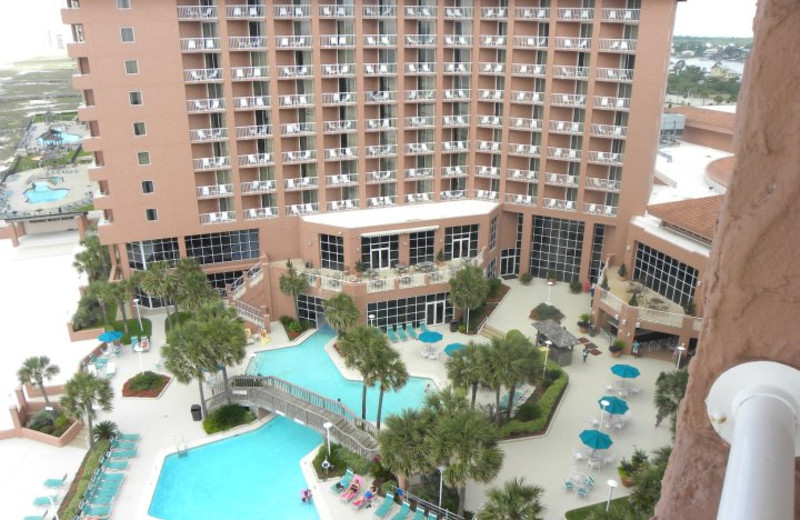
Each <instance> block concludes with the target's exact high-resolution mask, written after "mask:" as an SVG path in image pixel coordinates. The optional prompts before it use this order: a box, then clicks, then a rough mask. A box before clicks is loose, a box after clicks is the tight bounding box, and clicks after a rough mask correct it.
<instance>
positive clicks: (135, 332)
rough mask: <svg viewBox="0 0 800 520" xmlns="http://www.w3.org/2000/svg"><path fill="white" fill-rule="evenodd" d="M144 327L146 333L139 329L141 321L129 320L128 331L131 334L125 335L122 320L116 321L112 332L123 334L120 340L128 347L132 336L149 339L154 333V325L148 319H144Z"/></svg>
mask: <svg viewBox="0 0 800 520" xmlns="http://www.w3.org/2000/svg"><path fill="white" fill-rule="evenodd" d="M142 327H143V328H144V331H141V330H140V329H139V321H138V320H137V319H136V318H132V319H129V320H128V330H129V333H128V334H125V325H124V322H123V321H122V320H119V321H115V322H114V323H112V324H111V330H118V331H120V332H122V333H123V334H124V335H123V336H122V338H121V339H120V341H121V342H122V344H123V345H128V344H130V342H131V336H139V337H140V338H141V337H142V336H147V337H148V338H149V337H150V335H151V334H152V332H153V324H152V323H151V322H150V320H148V319H147V318H142Z"/></svg>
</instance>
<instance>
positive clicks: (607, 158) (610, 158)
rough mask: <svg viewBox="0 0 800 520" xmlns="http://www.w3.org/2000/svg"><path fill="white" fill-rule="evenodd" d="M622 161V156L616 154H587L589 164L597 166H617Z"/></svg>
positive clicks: (592, 152) (593, 152)
mask: <svg viewBox="0 0 800 520" xmlns="http://www.w3.org/2000/svg"><path fill="white" fill-rule="evenodd" d="M623 160H624V154H621V153H616V152H595V151H591V152H589V162H593V163H599V164H611V165H614V166H619V165H621V164H622V162H623Z"/></svg>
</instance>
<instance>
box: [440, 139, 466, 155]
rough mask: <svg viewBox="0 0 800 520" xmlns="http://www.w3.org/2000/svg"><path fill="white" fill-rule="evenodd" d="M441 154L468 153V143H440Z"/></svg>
mask: <svg viewBox="0 0 800 520" xmlns="http://www.w3.org/2000/svg"><path fill="white" fill-rule="evenodd" d="M442 151H443V152H457V153H460V152H467V151H469V141H444V142H443V143H442Z"/></svg>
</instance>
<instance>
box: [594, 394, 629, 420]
mask: <svg viewBox="0 0 800 520" xmlns="http://www.w3.org/2000/svg"><path fill="white" fill-rule="evenodd" d="M603 401H605V402H607V403H608V404H607V405H606V406H605V407H604V406H603ZM597 403H598V404H599V405H600V408H601V409H602V410H603V411H604V412H606V413H609V414H613V415H622V414H624V413H625V412H627V411H628V403H626V402H625V401H623V400H622V399H620V398H619V397H615V396H613V395H604V396H603V397H602V398H601V399H600V400H599V401H597Z"/></svg>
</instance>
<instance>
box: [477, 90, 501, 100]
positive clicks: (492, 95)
mask: <svg viewBox="0 0 800 520" xmlns="http://www.w3.org/2000/svg"><path fill="white" fill-rule="evenodd" d="M504 94H505V92H504V91H502V90H494V89H478V100H480V101H493V102H497V103H501V102H502V101H503V95H504Z"/></svg>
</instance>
